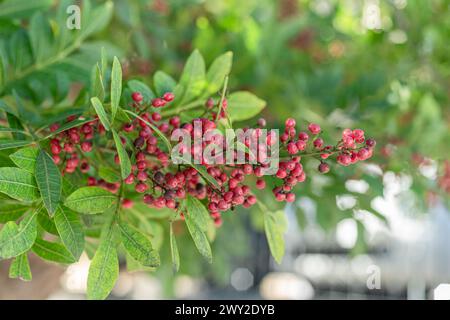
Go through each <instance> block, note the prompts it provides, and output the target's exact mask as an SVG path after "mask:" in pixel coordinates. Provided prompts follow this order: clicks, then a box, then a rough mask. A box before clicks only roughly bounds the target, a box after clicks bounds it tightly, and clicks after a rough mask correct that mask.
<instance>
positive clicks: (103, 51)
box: [100, 47, 108, 79]
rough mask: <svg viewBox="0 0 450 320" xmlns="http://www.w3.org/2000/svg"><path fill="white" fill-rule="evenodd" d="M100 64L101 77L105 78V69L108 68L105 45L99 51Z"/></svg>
mask: <svg viewBox="0 0 450 320" xmlns="http://www.w3.org/2000/svg"><path fill="white" fill-rule="evenodd" d="M100 56H101V58H100V65H101V70H100V71H101V76H102V79H105V77H106V69H107V68H108V57H107V55H106V49H105V47H102V49H101V52H100Z"/></svg>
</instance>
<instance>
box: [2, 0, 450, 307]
mask: <svg viewBox="0 0 450 320" xmlns="http://www.w3.org/2000/svg"><path fill="white" fill-rule="evenodd" d="M25 2H26V1H16V0H14V1H11V0H7V1H3V2H2V1H0V54H6V53H5V52H6V50H7V48H6V47H7V45H5V44H6V43H7V41H13V40H11V39H15V40H14V41H17V42H19V41H22V40H23V38H22V36H23V34H24V31H25V30H31V29H30V23H29V20H30V17H31V16H32V15H34V14H36V12H39V13H40V14H42V15H43V17H45V19H46V21H49V24H50V25H52V23H53V22H54V21H58V19H61V17H63V18H62V19H65V17H67V15H65V9H66V8H67V6H68V5H69V4H73V3H75V4H79V5H80V6H81V8H82V11H81V12H82V14H83V9H84V7H85V6H86V1H56V0H55V1H52V0H37V1H33V3H34V6H33V8H32V9H30V8H28V9H27V10H23V9H22V10H21V9H20V5H21V4H23V3H25ZM91 2H92V3H91V6H92V7H93V8H101V10H99V11H101V12H100V13H99V12H97V14H98V15H99V16H95V15H94V16H91V17H89V18H90V19H91V20H92V21H94V20H95V21H96V25H95V28H94V27H92V29H91V30H90V32H89V34H88V35H86V37H84V38H83V39H82V41H80V42H79V43H77V46H75V47H74V48H72V50H71V51H69V52H67V51H65V52H64V53H65V54H64V55H57V54H55V59H54V60H52V63H51V64H49V65H46V66H43V67H39V68H35V69H33V70H32V71H31V72H29V73H20V77H19V78H17V77H16V78H14V79H6V81H7V85H9V86H10V87H14V88H16V89H17V91H18V92H19V94H20V95H21V96H22V97H26V98H27V99H29V100H31V101H33V103H34V104H35V105H36V106H39V105H45V104H49V103H50V104H58V103H60V102H61V101H63V98H64V97H65V96H66V95H67V93H68V92H69V90H70V88H71V87H72V86H74V85H78V86H80V85H81V86H87V85H88V84H89V79H90V77H89V75H90V70H91V67H92V66H93V65H94V63H95V62H96V61H97V60H98V59H99V52H100V48H101V47H103V46H104V47H106V48H107V52H108V53H110V54H111V55H117V56H119V57H121V61H122V64H123V65H124V66H125V70H124V75H125V77H126V78H127V79H130V78H136V77H137V78H140V79H142V80H144V81H147V82H149V83H150V82H151V79H152V74H153V73H154V72H155V71H156V70H164V71H165V72H167V73H169V74H171V75H173V76H178V75H179V74H180V71H181V69H182V66H183V63H184V61H185V60H186V58H187V57H188V55H189V54H190V52H191V51H192V50H193V49H195V48H198V49H199V50H200V51H201V53H202V54H203V55H204V56H205V59H206V61H207V63H210V62H211V61H212V60H213V59H214V58H215V57H216V56H217V55H219V54H221V53H223V52H225V51H228V50H231V51H233V53H234V61H233V69H232V74H231V77H230V85H229V87H230V88H231V90H238V89H245V90H250V91H252V92H254V93H255V94H257V95H258V96H259V97H261V98H262V99H264V100H266V101H267V107H266V108H265V110H264V111H263V116H264V117H265V118H266V119H267V121H268V123H269V124H268V126H269V127H274V128H281V127H282V125H283V123H284V119H285V118H287V117H294V118H296V119H297V123H299V124H300V125H303V126H304V125H305V124H306V123H308V122H316V123H318V124H320V125H321V126H322V128H324V131H325V137H328V138H329V139H330V140H331V141H332V140H334V139H336V138H338V137H339V135H340V132H341V131H342V129H343V128H346V127H352V128H355V127H358V128H363V129H364V130H365V131H366V136H371V137H374V138H375V139H376V140H377V147H376V152H375V153H374V156H373V157H372V158H371V159H370V161H366V163H365V164H358V165H356V166H353V167H349V168H345V169H344V168H340V167H336V168H333V169H332V170H331V172H330V173H329V174H327V175H326V176H324V175H320V174H319V173H317V170H316V167H317V165H318V163H317V162H314V160H311V161H310V162H306V163H304V166H305V167H306V168H307V172H308V173H309V175H308V179H307V180H306V182H305V183H303V184H301V185H299V186H298V187H297V188H296V192H297V199H298V200H297V201H296V202H295V203H294V204H290V205H288V206H287V207H283V208H282V207H279V206H280V205H279V204H277V203H275V202H273V200H271V198H272V197H265V196H264V195H260V198H262V199H264V202H265V203H266V202H267V206H269V207H270V208H271V209H274V210H275V209H283V210H285V213H286V215H287V217H288V221H289V224H288V230H287V233H286V237H285V241H286V255H285V257H284V259H283V262H282V264H281V265H278V264H276V263H275V262H274V261H273V259H272V258H271V257H270V253H269V250H268V247H267V243H266V240H265V235H264V232H263V231H262V230H263V227H262V219H261V214H260V212H259V211H258V210H255V211H254V212H252V211H248V210H240V211H238V212H234V213H230V214H229V215H224V223H223V226H222V227H221V228H220V229H217V232H216V235H215V241H214V243H213V252H214V263H213V264H212V265H208V264H207V263H205V262H204V261H203V260H202V258H201V257H200V255H199V254H198V253H197V251H196V250H195V248H194V245H193V244H192V243H191V241H190V240H189V236H188V235H186V234H183V230H182V229H180V234H178V235H177V237H178V238H179V240H178V244H179V248H180V254H181V270H180V272H179V273H178V274H176V275H174V274H173V273H172V269H171V266H170V254H169V250H168V248H167V241H165V240H167V238H166V236H167V229H165V227H163V225H162V224H160V223H159V221H158V218H160V217H161V215H158V214H157V213H155V218H154V219H152V220H150V221H149V224H150V225H151V227H152V228H153V229H154V230H156V231H157V234H158V235H159V236H158V237H157V238H156V239H154V241H155V242H156V244H155V246H156V247H160V248H161V256H162V261H163V265H162V266H161V267H160V268H159V269H158V270H156V271H154V270H149V271H147V272H142V271H139V272H132V270H129V269H130V268H128V270H127V267H126V265H125V261H123V268H122V269H121V274H120V278H119V281H118V283H117V286H116V288H115V289H114V290H113V293H112V295H111V298H112V299H161V298H178V299H198V298H204V299H211V298H214V299H221V298H230V299H246V298H252V299H253V298H254V299H450V236H449V234H450V212H449V207H450V201H449V200H450V197H449V194H450V156H449V151H450V130H449V124H450V104H449V98H450V53H449V50H450V49H449V45H448V40H449V39H450V2H449V1H446V0H430V1H425V0H423V1H422V0H415V1H412V0H342V1H337V0H278V1H277V0H246V1H242V0H240V1H238V0H223V1H221V0H203V1H201V0H192V1H191V0H153V1H152V0H150V1H125V0H117V1H113V2H105V1H91ZM11 3H16V6H14V5H13V7H15V9H16V10H12V11H11V9H10V8H11ZM8 8H9V11H8V10H7V9H8ZM83 19H84V18H83ZM85 19H87V18H85ZM83 21H84V22H86V23H89V21H90V20H86V21H85V20H82V28H83V23H84V22H83ZM21 35H22V36H21ZM21 39H22V40H21ZM47 69H48V70H47ZM32 76H33V81H30V79H31V78H32ZM39 76H44V77H45V79H46V81H47V80H48V81H52V79H53V78H49V77H56V78H54V79H58V83H62V84H64V85H61V88H59V89H58V90H57V91H55V92H53V91H52V92H51V96H52V99H53V100H52V101H50V102H49V101H48V99H46V98H45V99H44V97H47V96H48V94H47V93H46V92H45V90H46V85H45V82H39V81H37V80H36V79H37V78H38V77H39ZM8 81H9V82H8ZM0 96H1V94H0ZM255 121H256V120H255ZM255 121H249V122H247V123H239V125H240V126H245V125H253V124H254V122H255ZM277 206H278V207H277ZM163 240H164V241H163ZM89 256H90V253H89V252H87V253H86V254H84V255H83V257H82V259H81V260H80V262H79V263H77V264H75V265H71V266H70V267H68V268H62V267H59V266H56V265H51V264H46V263H44V262H42V261H40V260H38V259H35V257H30V263H31V269H32V272H33V281H32V282H29V283H25V282H20V281H19V280H10V279H8V272H7V270H8V267H9V262H8V263H7V262H4V261H1V262H0V299H83V298H84V292H85V289H86V287H85V283H86V278H87V271H88V268H89Z"/></svg>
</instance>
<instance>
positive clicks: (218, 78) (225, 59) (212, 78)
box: [206, 51, 233, 94]
mask: <svg viewBox="0 0 450 320" xmlns="http://www.w3.org/2000/svg"><path fill="white" fill-rule="evenodd" d="M232 63H233V52H231V51H228V52H226V53H224V54H222V55H221V56H219V57H217V58H216V59H215V60H214V61H213V63H212V64H211V66H210V67H209V69H208V72H207V73H206V83H207V93H208V94H213V93H216V92H217V91H219V89H221V88H222V85H223V81H224V79H225V77H226V76H227V75H229V74H230V71H231V65H232Z"/></svg>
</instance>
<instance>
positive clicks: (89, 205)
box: [64, 187, 117, 214]
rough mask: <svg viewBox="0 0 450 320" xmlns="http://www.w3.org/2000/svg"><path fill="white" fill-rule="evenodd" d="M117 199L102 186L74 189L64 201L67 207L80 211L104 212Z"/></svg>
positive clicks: (90, 212)
mask: <svg viewBox="0 0 450 320" xmlns="http://www.w3.org/2000/svg"><path fill="white" fill-rule="evenodd" d="M116 201H117V196H116V195H114V194H113V193H111V192H109V191H106V190H105V189H102V188H100V187H83V188H80V189H78V190H76V191H74V192H73V193H72V194H71V195H70V196H68V197H67V199H66V202H65V203H64V204H65V206H66V207H68V208H70V209H72V210H74V211H76V212H80V213H86V214H96V213H101V212H104V211H105V210H106V209H108V208H110V207H111V206H112V205H113V204H114V203H115V202H116Z"/></svg>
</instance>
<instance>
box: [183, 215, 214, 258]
mask: <svg viewBox="0 0 450 320" xmlns="http://www.w3.org/2000/svg"><path fill="white" fill-rule="evenodd" d="M185 221H186V226H187V228H188V230H189V233H190V235H191V237H192V239H193V240H194V244H195V246H196V247H197V249H198V251H199V252H200V254H201V255H202V256H203V257H205V258H206V260H207V261H208V262H209V263H212V252H211V246H210V245H209V242H208V238H207V237H206V234H205V233H204V232H203V231H202V229H201V228H200V227H199V226H198V225H197V224H196V223H195V221H194V220H193V219H192V217H191V215H190V214H189V213H188V214H186V215H185Z"/></svg>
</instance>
